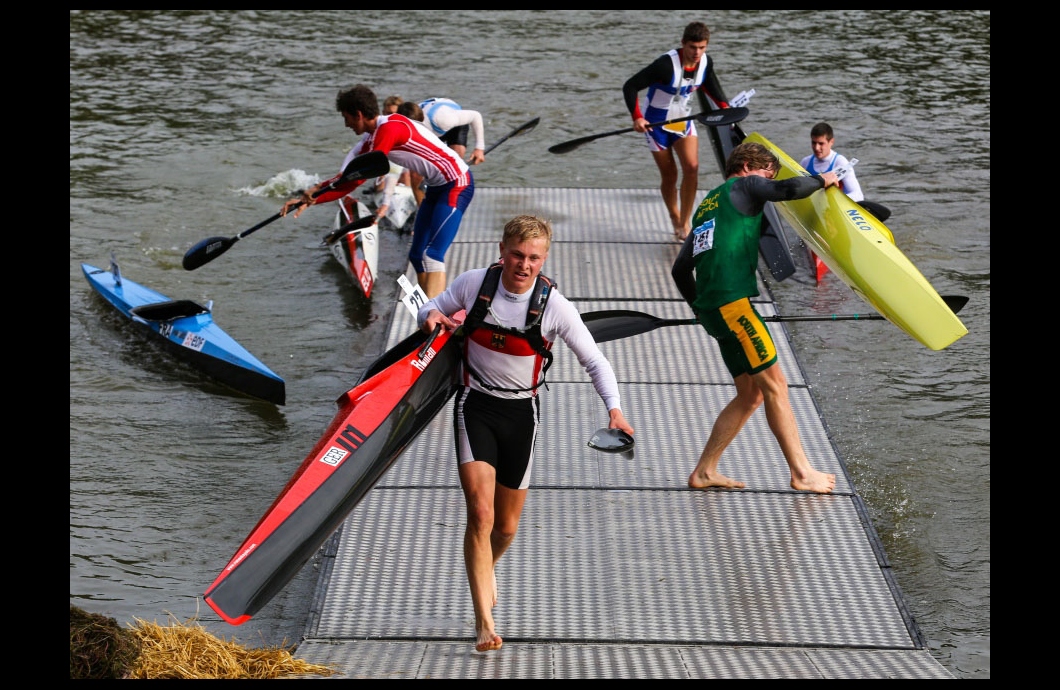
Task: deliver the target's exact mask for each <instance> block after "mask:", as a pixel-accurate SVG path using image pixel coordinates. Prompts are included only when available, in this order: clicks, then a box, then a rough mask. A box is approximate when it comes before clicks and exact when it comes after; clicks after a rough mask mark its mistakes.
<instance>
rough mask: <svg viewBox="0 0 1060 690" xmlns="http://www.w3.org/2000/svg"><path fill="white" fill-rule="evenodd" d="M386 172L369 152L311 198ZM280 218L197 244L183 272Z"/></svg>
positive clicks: (380, 156)
mask: <svg viewBox="0 0 1060 690" xmlns="http://www.w3.org/2000/svg"><path fill="white" fill-rule="evenodd" d="M389 171H390V161H389V159H388V158H387V157H386V154H385V153H383V152H382V151H370V152H368V153H366V154H363V155H361V156H357V157H356V158H354V159H353V160H352V161H350V164H349V165H347V166H346V168H345V169H344V170H343V171H342V176H341V177H339V178H338V179H337V180H335V181H334V182H330V183H328V184H326V185H324V186H323V187H321V188H320V189H318V190H317V191H315V192H313V198H314V199H316V198H317V197H319V196H320V195H321V194H324V193H325V192H329V191H331V190H333V189H335V188H337V187H339V186H340V185H343V184H345V183H347V182H349V181H350V180H355V179H368V178H369V177H378V176H380V175H384V174H386V173H387V172H389ZM302 205H304V204H302ZM282 217H283V211H277V212H276V214H274V215H273V216H271V217H269V218H266V219H265V220H263V221H261V222H260V223H258V224H257V225H255V226H254V227H252V228H247V229H246V230H244V231H243V232H241V233H239V234H238V235H236V236H235V237H207V238H206V239H205V240H201V241H199V242H198V243H197V244H196V245H195V246H193V247H192V248H191V249H189V250H188V251H187V252H186V253H185V254H184V261H183V266H184V270H186V271H193V270H195V269H196V268H199V267H200V266H202V265H204V264H208V263H209V262H211V261H213V260H214V259H216V258H217V257H219V256H221V255H222V254H224V253H225V252H226V251H228V250H229V249H231V248H232V245H234V244H235V243H236V242H238V241H239V240H241V239H243V238H244V237H246V236H247V235H249V234H250V233H252V232H255V231H257V230H260V229H261V228H263V227H265V226H266V225H268V224H269V223H272V222H275V221H276V220H278V219H280V218H282Z"/></svg>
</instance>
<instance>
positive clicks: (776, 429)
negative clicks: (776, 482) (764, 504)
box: [753, 364, 835, 494]
mask: <svg viewBox="0 0 1060 690" xmlns="http://www.w3.org/2000/svg"><path fill="white" fill-rule="evenodd" d="M753 378H754V381H755V383H756V384H757V385H758V387H759V389H761V391H762V396H763V397H764V399H765V404H766V421H767V422H768V423H769V429H770V431H772V432H773V435H774V436H775V437H776V438H777V443H779V444H780V450H781V451H782V452H783V453H784V459H785V460H787V461H788V468H789V469H790V470H791V488H793V489H795V490H796V491H813V492H816V493H819V494H829V493H832V491H833V490H834V489H835V475H834V474H827V473H825V472H821V471H819V470H816V469H814V468H813V466H812V465H811V464H810V461H809V460H808V459H807V458H806V451H805V450H804V449H803V447H802V439H801V438H799V427H798V425H797V424H796V423H795V412H794V411H793V410H792V409H791V400H790V398H789V397H788V380H787V378H786V377H785V376H784V372H783V371H782V370H781V368H780V365H778V364H774V365H773V366H771V367H769V368H768V369H766V370H765V371H762V372H759V373H758V374H755V375H754V377H753Z"/></svg>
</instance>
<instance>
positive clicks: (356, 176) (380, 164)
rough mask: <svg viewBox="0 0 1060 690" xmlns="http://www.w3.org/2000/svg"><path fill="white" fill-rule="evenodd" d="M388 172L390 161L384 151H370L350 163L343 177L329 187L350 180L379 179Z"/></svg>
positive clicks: (321, 191)
mask: <svg viewBox="0 0 1060 690" xmlns="http://www.w3.org/2000/svg"><path fill="white" fill-rule="evenodd" d="M388 172H390V159H388V158H387V157H386V154H385V153H383V152H382V151H369V152H368V153H365V154H363V155H360V156H357V157H356V158H354V159H353V160H352V161H350V164H349V165H347V166H346V168H345V169H344V170H343V171H342V177H340V178H339V179H338V180H336V181H335V182H333V183H332V184H330V185H328V187H329V188H334V187H337V186H339V185H340V184H343V183H345V182H349V181H350V180H365V179H368V178H369V177H379V176H380V175H386V174H387V173H388ZM324 191H327V190H326V189H321V190H320V191H319V192H317V194H321V193H323V192H324ZM314 196H316V194H315V195H314Z"/></svg>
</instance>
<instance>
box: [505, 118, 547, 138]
mask: <svg viewBox="0 0 1060 690" xmlns="http://www.w3.org/2000/svg"><path fill="white" fill-rule="evenodd" d="M538 122H541V118H540V117H535V118H534V119H533V120H530V121H529V122H527V123H526V124H525V125H522V126H521V127H519V128H518V129H516V130H515V131H514V132H512V133H511V134H509V135H508V136H509V137H516V136H519V135H520V134H526V133H527V132H529V131H530V130H532V129H533V128H534V127H537V123H538Z"/></svg>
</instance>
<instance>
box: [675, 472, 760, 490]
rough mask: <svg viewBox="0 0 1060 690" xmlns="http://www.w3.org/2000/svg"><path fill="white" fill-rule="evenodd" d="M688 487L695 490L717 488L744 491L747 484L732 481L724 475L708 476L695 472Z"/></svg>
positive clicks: (689, 478)
mask: <svg viewBox="0 0 1060 690" xmlns="http://www.w3.org/2000/svg"><path fill="white" fill-rule="evenodd" d="M688 486H689V487H691V488H693V489H709V488H711V487H715V486H716V487H718V488H721V489H742V488H744V486H746V484H744V483H743V482H738V481H736V480H735V479H730V478H729V477H726V476H725V475H724V474H713V475H711V476H707V475H705V474H700V473H699V472H693V473H692V474H691V475H689V477H688Z"/></svg>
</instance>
